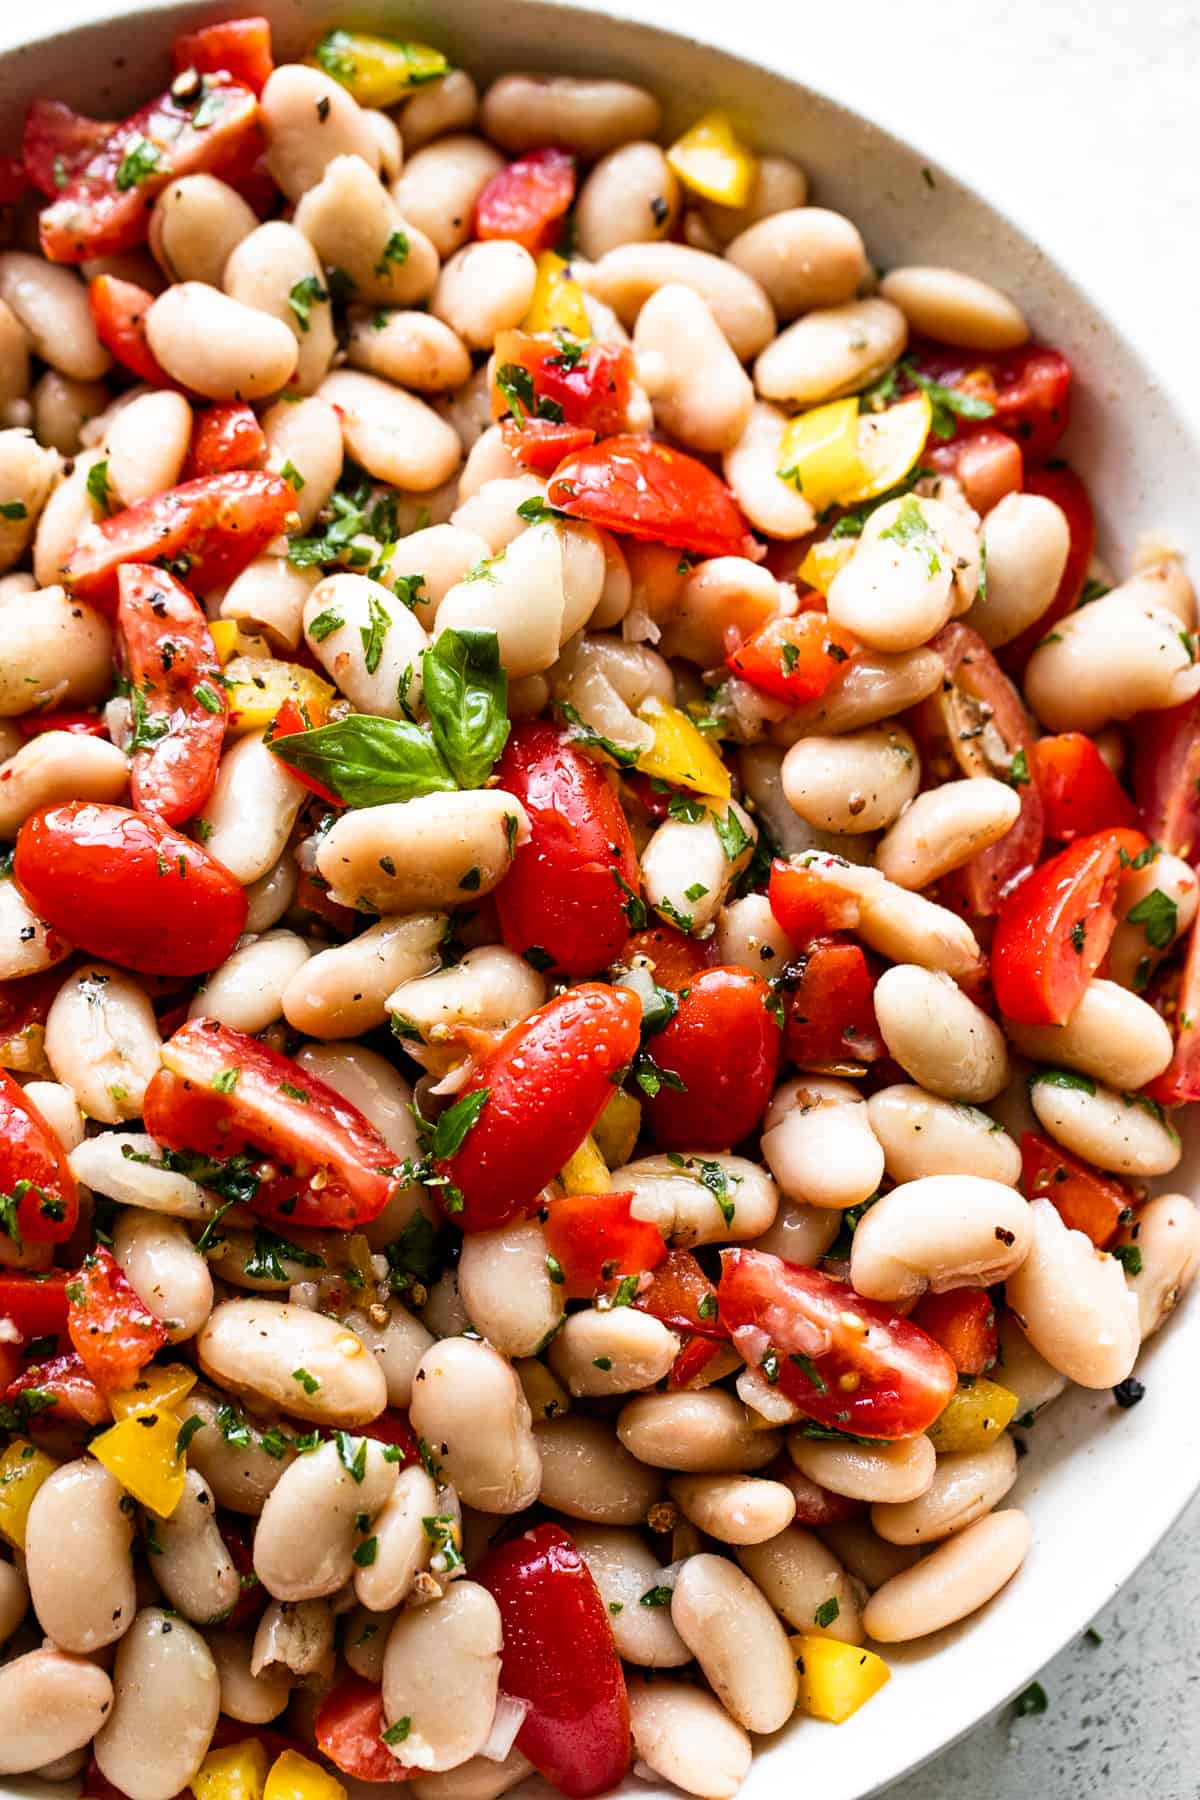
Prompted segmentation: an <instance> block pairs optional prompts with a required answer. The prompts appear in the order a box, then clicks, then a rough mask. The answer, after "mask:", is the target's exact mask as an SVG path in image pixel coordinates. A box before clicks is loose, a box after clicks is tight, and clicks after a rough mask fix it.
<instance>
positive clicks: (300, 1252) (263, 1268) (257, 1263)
mask: <svg viewBox="0 0 1200 1800" xmlns="http://www.w3.org/2000/svg"><path fill="white" fill-rule="evenodd" d="M285 1261H286V1262H290V1263H297V1264H299V1266H300V1267H301V1268H302V1269H323V1268H324V1267H325V1258H324V1257H323V1256H318V1255H317V1254H316V1253H315V1251H312V1250H306V1249H304V1247H303V1246H302V1245H300V1244H294V1243H293V1242H292V1241H291V1239H290V1238H285V1237H277V1236H276V1234H275V1233H274V1232H273V1231H268V1230H267V1227H266V1226H265V1225H256V1226H255V1227H254V1249H253V1251H252V1253H251V1255H250V1256H249V1257H248V1258H247V1259H246V1262H245V1265H244V1268H243V1273H244V1274H245V1275H246V1276H247V1278H248V1279H249V1280H251V1281H279V1282H286V1281H291V1280H292V1279H293V1277H292V1276H291V1275H290V1274H289V1273H288V1270H287V1269H286V1268H285V1267H284V1262H285Z"/></svg>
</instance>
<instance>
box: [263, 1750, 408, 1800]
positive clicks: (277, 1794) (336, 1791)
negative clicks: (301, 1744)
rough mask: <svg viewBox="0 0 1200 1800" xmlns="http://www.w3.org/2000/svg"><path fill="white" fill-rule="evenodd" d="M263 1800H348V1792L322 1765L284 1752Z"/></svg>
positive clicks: (270, 1775)
mask: <svg viewBox="0 0 1200 1800" xmlns="http://www.w3.org/2000/svg"><path fill="white" fill-rule="evenodd" d="M397 1767H399V1764H397ZM263 1800H346V1790H345V1788H344V1787H343V1786H342V1784H341V1782H340V1781H339V1780H338V1779H337V1777H336V1776H334V1775H331V1774H330V1773H329V1771H328V1769H323V1768H321V1766H320V1764H319V1763H315V1762H310V1761H309V1759H308V1757H307V1756H301V1754H300V1752H299V1751H298V1750H285V1751H284V1752H283V1755H282V1756H277V1757H276V1758H275V1761H274V1762H273V1763H272V1764H271V1768H270V1771H269V1772H268V1775H267V1785H266V1787H265V1789H264V1790H263Z"/></svg>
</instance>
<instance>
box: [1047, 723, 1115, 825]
mask: <svg viewBox="0 0 1200 1800" xmlns="http://www.w3.org/2000/svg"><path fill="white" fill-rule="evenodd" d="M1033 749H1034V756H1035V759H1036V762H1037V781H1038V786H1039V788H1040V789H1041V792H1042V806H1043V807H1044V809H1045V818H1046V836H1047V837H1051V838H1057V839H1058V840H1059V841H1060V843H1064V844H1068V843H1070V842H1071V840H1072V839H1073V838H1077V837H1089V836H1090V835H1091V834H1092V833H1093V832H1096V831H1104V830H1105V829H1106V828H1107V827H1109V826H1111V825H1120V826H1124V827H1126V828H1128V829H1132V828H1133V827H1134V826H1135V825H1136V824H1137V813H1136V812H1135V810H1134V805H1133V801H1132V800H1131V799H1130V798H1129V795H1128V794H1127V793H1126V792H1125V790H1124V788H1123V787H1122V786H1121V784H1120V782H1119V781H1118V780H1117V778H1116V776H1115V775H1114V774H1113V772H1112V770H1111V769H1110V768H1109V766H1108V764H1107V763H1106V762H1105V760H1104V758H1103V757H1102V756H1101V754H1100V752H1099V751H1098V750H1097V748H1096V746H1095V744H1094V742H1093V741H1092V739H1091V738H1090V737H1085V736H1084V734H1083V732H1082V731H1063V732H1060V733H1059V734H1058V736H1057V737H1044V738H1039V739H1038V740H1037V742H1036V744H1035V745H1034V747H1033Z"/></svg>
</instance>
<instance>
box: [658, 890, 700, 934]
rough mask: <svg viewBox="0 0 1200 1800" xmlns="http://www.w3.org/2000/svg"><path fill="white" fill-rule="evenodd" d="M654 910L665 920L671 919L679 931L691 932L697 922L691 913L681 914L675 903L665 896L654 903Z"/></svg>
mask: <svg viewBox="0 0 1200 1800" xmlns="http://www.w3.org/2000/svg"><path fill="white" fill-rule="evenodd" d="M654 910H655V912H656V913H661V914H662V916H663V918H664V919H669V920H670V922H671V924H672V925H674V926H675V927H676V929H677V930H679V931H690V930H691V929H692V926H693V925H694V924H695V922H696V921H695V919H694V918H693V917H692V915H691V913H685V912H680V910H679V908H678V907H677V906H676V905H675V902H674V901H673V900H668V899H667V897H666V895H665V894H664V895H663V897H662V899H661V900H656V901H655V902H654Z"/></svg>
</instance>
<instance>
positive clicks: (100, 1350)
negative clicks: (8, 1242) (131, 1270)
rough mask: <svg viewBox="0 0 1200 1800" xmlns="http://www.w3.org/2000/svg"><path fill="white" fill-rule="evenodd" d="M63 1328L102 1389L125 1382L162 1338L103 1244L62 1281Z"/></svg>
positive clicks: (108, 1390)
mask: <svg viewBox="0 0 1200 1800" xmlns="http://www.w3.org/2000/svg"><path fill="white" fill-rule="evenodd" d="M67 1333H68V1335H69V1337H70V1339H71V1342H72V1343H73V1344H74V1346H75V1350H76V1353H77V1354H78V1356H79V1359H80V1361H81V1362H82V1363H83V1366H84V1368H85V1369H86V1370H87V1372H88V1374H89V1375H90V1376H91V1378H92V1380H93V1381H94V1382H95V1384H96V1386H97V1387H98V1388H99V1389H100V1392H101V1393H102V1394H111V1393H115V1392H116V1391H117V1389H119V1388H127V1387H129V1386H130V1385H131V1384H132V1383H133V1382H134V1381H136V1380H137V1377H138V1375H139V1374H140V1372H141V1371H142V1369H144V1368H145V1366H146V1364H147V1363H148V1362H149V1361H150V1359H151V1357H152V1356H154V1355H156V1354H157V1352H158V1351H159V1350H161V1349H162V1347H163V1345H164V1344H165V1343H166V1341H167V1333H166V1327H165V1326H164V1325H163V1324H162V1323H161V1321H160V1320H158V1319H156V1318H155V1317H154V1315H153V1313H151V1312H149V1311H148V1310H147V1308H146V1307H145V1306H144V1305H143V1304H142V1302H141V1300H139V1298H138V1296H137V1294H135V1292H134V1291H133V1288H132V1287H131V1286H130V1284H129V1282H128V1281H127V1280H126V1278H125V1276H124V1275H123V1274H122V1272H121V1270H120V1268H119V1267H118V1264H117V1259H116V1257H115V1256H114V1255H113V1253H112V1251H111V1250H106V1249H105V1248H104V1246H103V1245H99V1246H97V1248H96V1249H95V1250H92V1251H91V1252H90V1253H89V1254H88V1255H87V1256H85V1257H84V1259H83V1262H82V1264H81V1265H80V1267H79V1269H78V1271H77V1273H76V1274H75V1275H74V1276H72V1278H71V1280H70V1282H69V1283H68V1285H67Z"/></svg>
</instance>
